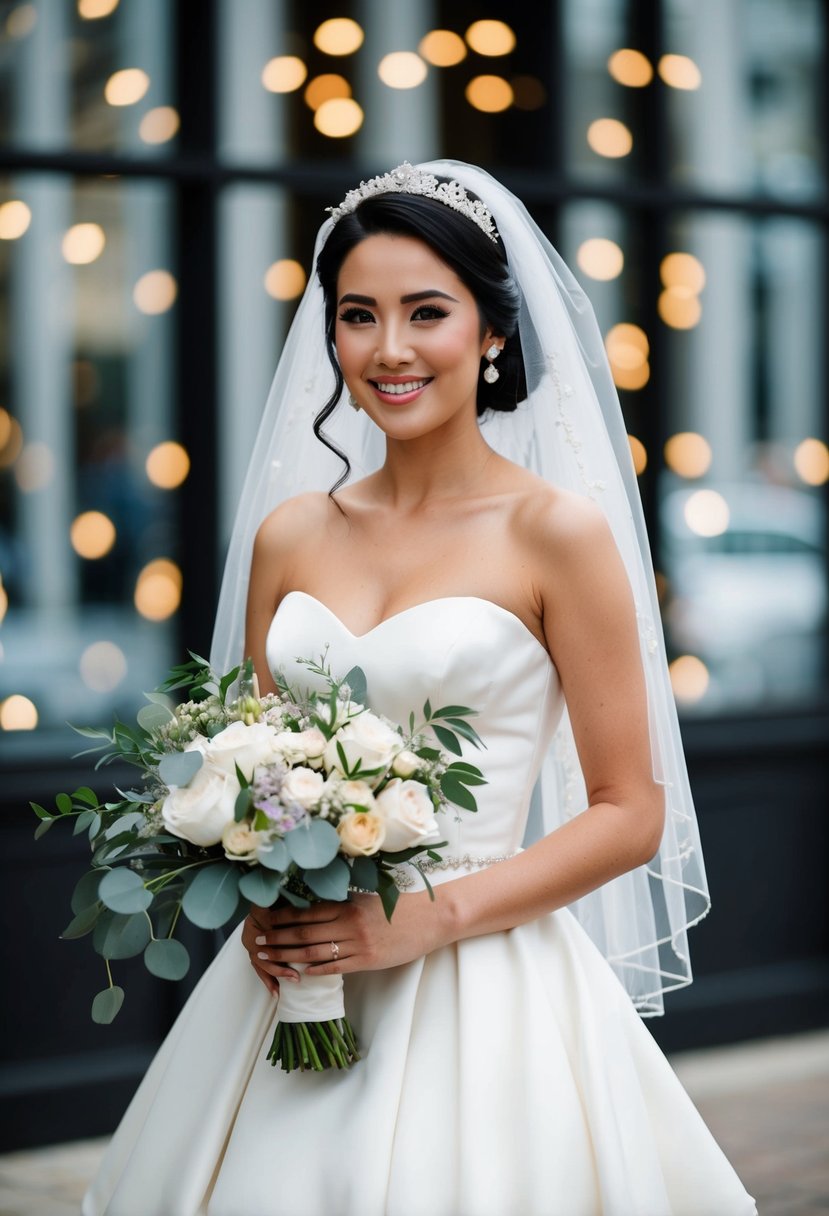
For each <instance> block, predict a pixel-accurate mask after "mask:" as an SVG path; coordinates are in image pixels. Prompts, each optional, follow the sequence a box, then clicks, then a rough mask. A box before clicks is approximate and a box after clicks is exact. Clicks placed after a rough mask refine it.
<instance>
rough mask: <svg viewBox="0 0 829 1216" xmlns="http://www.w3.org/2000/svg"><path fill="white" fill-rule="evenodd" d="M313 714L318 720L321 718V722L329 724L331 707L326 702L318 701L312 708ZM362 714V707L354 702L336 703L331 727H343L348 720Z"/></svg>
mask: <svg viewBox="0 0 829 1216" xmlns="http://www.w3.org/2000/svg"><path fill="white" fill-rule="evenodd" d="M314 712H315V714H316V715H317V717H318V718H322V720H323V722H327V723H328V724H329V725H332V723H331V706H330V704H329V703H328V701H319V702H317V704H316V706H315V707H314ZM362 712H363V706H362V705H358V704H357V702H356V701H337V703H336V705H335V707H334V722H333V726H334V727H338V726H344V725H345V723H346V722H347V721H348V720H349V718H353V717H354V716H355V715H356V714H361V713H362Z"/></svg>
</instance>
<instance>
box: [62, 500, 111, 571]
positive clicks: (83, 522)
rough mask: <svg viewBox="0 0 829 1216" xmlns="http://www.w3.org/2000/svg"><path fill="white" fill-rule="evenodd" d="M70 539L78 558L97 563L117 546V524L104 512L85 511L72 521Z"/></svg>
mask: <svg viewBox="0 0 829 1216" xmlns="http://www.w3.org/2000/svg"><path fill="white" fill-rule="evenodd" d="M69 539H70V541H71V542H72V548H73V549H74V550H75V552H76V553H77V555H78V557H85V558H86V559H87V560H88V561H96V560H97V559H98V558H99V557H105V556H106V554H107V553H109V551H110V549H111V548H112V546H113V545H114V544H115V524H114V523H113V522H112V520H111V519H110V518H109V516H108V515H104V513H103V511H83V512H82V513H81V514H80V515H76V516H75V518H74V519H73V520H72V524H71V526H70V528H69Z"/></svg>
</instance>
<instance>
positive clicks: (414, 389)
mask: <svg viewBox="0 0 829 1216" xmlns="http://www.w3.org/2000/svg"><path fill="white" fill-rule="evenodd" d="M431 383H432V377H431V376H429V377H428V378H427V379H425V380H402V381H399V382H391V381H388V380H369V384H370V385H371V387H372V388H373V389H374V391H375V393H376V394H377V396H378V397H380V398H382V399H386V400H388V399H390V398H394V400H395V401H397V402H399V403H401V404H402V403H403V402H405V401H413V400H414V399H415V397H417V396H418V395H419V394H420V393H421V392H422V391H423V390H424V389H425V388H426V386H427V385H428V384H431Z"/></svg>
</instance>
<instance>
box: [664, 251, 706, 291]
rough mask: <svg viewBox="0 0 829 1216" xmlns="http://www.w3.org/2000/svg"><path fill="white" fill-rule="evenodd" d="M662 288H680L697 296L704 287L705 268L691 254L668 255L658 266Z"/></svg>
mask: <svg viewBox="0 0 829 1216" xmlns="http://www.w3.org/2000/svg"><path fill="white" fill-rule="evenodd" d="M659 277H660V278H661V280H662V285H663V287H682V288H684V289H685V290H686V291H690V292H692V293H693V294H694V295H698V294H699V293H700V292H701V291H702V289H703V288H704V287H705V267H704V266H703V264H702V262H701V261H700V260H699V258H695V257H694V255H693V254H692V253H669V254H667V255H666V256H665V257H664V258H663V259H662V261H661V262H660V265H659Z"/></svg>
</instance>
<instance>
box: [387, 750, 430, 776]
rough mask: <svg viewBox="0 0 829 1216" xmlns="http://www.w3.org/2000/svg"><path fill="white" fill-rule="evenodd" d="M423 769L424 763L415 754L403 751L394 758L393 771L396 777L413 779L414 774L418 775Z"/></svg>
mask: <svg viewBox="0 0 829 1216" xmlns="http://www.w3.org/2000/svg"><path fill="white" fill-rule="evenodd" d="M422 767H423V761H422V760H421V759H419V757H417V756H416V755H415V754H414V752H410V751H402V752H398V753H397V755H396V756H395V757H394V764H393V765H392V766H391V771H392V772H393V773H394V775H395V777H411V775H412V773H416V772H417V770H418V769H419V768H422Z"/></svg>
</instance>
